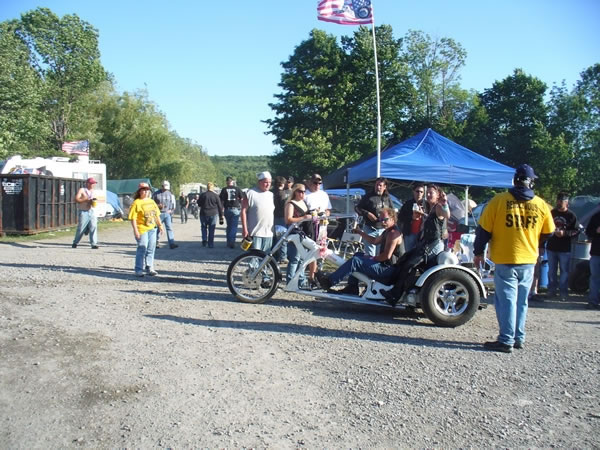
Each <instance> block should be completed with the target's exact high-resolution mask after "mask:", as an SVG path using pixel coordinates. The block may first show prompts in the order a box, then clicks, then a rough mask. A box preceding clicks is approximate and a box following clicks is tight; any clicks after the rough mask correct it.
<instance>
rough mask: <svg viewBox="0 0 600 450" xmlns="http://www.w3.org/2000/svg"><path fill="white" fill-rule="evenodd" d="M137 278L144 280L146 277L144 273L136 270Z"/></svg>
mask: <svg viewBox="0 0 600 450" xmlns="http://www.w3.org/2000/svg"><path fill="white" fill-rule="evenodd" d="M135 276H136V277H140V278H142V277H143V276H144V272H141V271H138V270H136V272H135Z"/></svg>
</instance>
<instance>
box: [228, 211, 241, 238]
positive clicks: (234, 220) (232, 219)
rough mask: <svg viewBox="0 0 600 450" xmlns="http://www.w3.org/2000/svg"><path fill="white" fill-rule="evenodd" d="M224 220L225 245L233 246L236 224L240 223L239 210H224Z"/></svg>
mask: <svg viewBox="0 0 600 450" xmlns="http://www.w3.org/2000/svg"><path fill="white" fill-rule="evenodd" d="M225 219H226V220H227V228H226V230H225V236H226V237H227V245H233V244H235V237H236V235H237V229H238V223H239V221H240V208H225Z"/></svg>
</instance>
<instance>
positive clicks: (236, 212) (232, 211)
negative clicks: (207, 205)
mask: <svg viewBox="0 0 600 450" xmlns="http://www.w3.org/2000/svg"><path fill="white" fill-rule="evenodd" d="M225 181H226V182H227V186H226V187H224V188H223V189H221V193H220V194H219V198H220V199H221V203H223V208H225V220H227V228H226V230H225V236H226V238H227V247H229V248H234V247H235V237H236V235H237V229H238V223H239V220H240V212H241V210H242V196H243V192H242V190H241V189H240V188H239V187H237V186H236V185H235V180H234V178H233V177H227V179H226V180H225Z"/></svg>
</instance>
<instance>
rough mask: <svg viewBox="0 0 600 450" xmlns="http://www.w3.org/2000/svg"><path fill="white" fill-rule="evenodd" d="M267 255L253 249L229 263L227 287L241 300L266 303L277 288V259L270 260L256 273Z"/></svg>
mask: <svg viewBox="0 0 600 450" xmlns="http://www.w3.org/2000/svg"><path fill="white" fill-rule="evenodd" d="M265 256H266V255H265V253H264V252H260V251H257V250H253V251H251V252H248V253H243V254H241V255H239V256H238V257H237V258H235V259H234V260H233V261H231V264H229V268H228V269H227V287H229V290H230V291H231V293H232V294H233V295H234V296H235V298H237V299H238V300H239V301H241V302H244V303H264V302H266V301H267V300H268V299H270V298H271V297H272V296H273V294H274V293H275V291H276V290H277V284H278V283H279V276H278V273H279V272H278V270H277V266H276V265H275V261H273V260H271V261H269V262H268V263H267V264H266V265H265V266H264V267H263V268H262V269H261V271H260V272H258V273H256V269H257V268H258V266H260V264H261V262H262V261H263V259H264V258H265Z"/></svg>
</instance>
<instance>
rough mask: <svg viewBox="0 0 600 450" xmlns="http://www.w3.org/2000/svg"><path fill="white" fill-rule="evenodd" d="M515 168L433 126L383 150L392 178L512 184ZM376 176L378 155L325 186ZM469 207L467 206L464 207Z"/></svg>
mask: <svg viewBox="0 0 600 450" xmlns="http://www.w3.org/2000/svg"><path fill="white" fill-rule="evenodd" d="M514 173H515V171H514V169H513V168H511V167H508V166H505V165H504V164H500V163H498V162H496V161H493V160H491V159H489V158H486V157H484V156H481V155H480V154H478V153H475V152H473V151H471V150H469V149H468V148H465V147H463V146H462V145H459V144H457V143H456V142H453V141H451V140H450V139H448V138H446V137H444V136H442V135H441V134H438V133H436V132H435V131H433V130H432V129H431V128H427V129H426V130H423V131H421V132H420V133H419V134H417V135H415V136H413V137H411V138H409V139H407V140H405V141H403V142H401V143H400V144H397V145H394V146H392V147H390V148H388V149H386V150H384V151H383V152H382V153H381V176H382V177H385V178H387V179H388V180H390V181H393V180H405V181H406V180H414V181H422V182H425V183H427V182H429V183H442V184H455V185H456V184H458V185H464V186H466V188H465V204H466V203H467V201H468V195H469V191H468V190H469V186H484V187H506V188H508V187H511V186H512V185H513V183H512V180H513V176H514ZM375 178H377V154H374V155H372V156H370V157H368V158H363V159H361V160H358V161H356V162H355V163H351V164H349V165H347V166H345V167H342V168H340V169H338V170H336V171H335V172H333V173H332V174H330V175H328V176H326V177H325V178H324V179H323V184H324V186H325V188H327V189H331V188H340V187H346V188H349V187H350V186H352V185H362V186H364V185H365V184H366V183H369V182H370V181H373V180H375ZM465 209H467V208H465Z"/></svg>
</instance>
